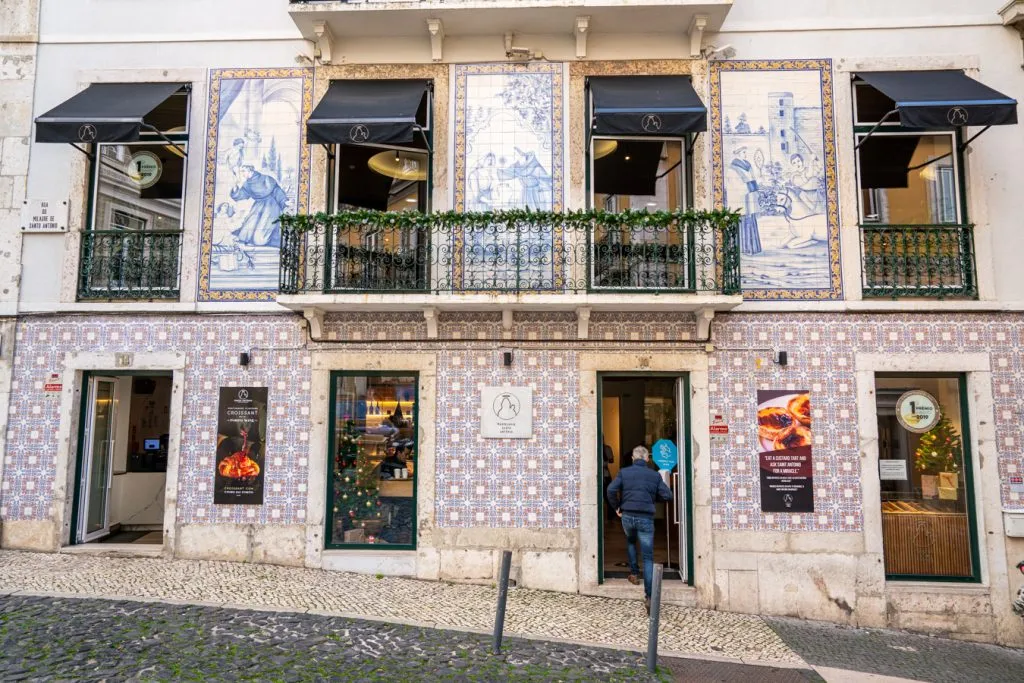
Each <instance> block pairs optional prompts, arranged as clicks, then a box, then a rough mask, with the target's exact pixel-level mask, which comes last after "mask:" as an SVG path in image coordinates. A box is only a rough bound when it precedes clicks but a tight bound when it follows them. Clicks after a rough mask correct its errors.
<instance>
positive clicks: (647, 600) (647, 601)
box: [644, 598, 651, 616]
mask: <svg viewBox="0 0 1024 683" xmlns="http://www.w3.org/2000/svg"><path fill="white" fill-rule="evenodd" d="M644 609H645V610H647V616H651V599H650V598H644Z"/></svg>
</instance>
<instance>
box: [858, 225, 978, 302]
mask: <svg viewBox="0 0 1024 683" xmlns="http://www.w3.org/2000/svg"><path fill="white" fill-rule="evenodd" d="M861 263H862V272H863V292H864V297H865V298H868V297H892V298H894V299H896V298H901V297H915V298H918V297H920V298H934V299H947V298H964V299H976V298H977V297H978V285H977V279H976V277H975V265H974V226H973V225H863V226H861Z"/></svg>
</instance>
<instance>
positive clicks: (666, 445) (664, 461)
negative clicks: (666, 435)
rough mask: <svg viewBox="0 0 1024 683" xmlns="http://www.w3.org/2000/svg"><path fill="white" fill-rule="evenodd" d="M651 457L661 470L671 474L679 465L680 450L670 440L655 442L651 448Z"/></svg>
mask: <svg viewBox="0 0 1024 683" xmlns="http://www.w3.org/2000/svg"><path fill="white" fill-rule="evenodd" d="M651 457H652V458H653V459H654V464H655V465H657V466H658V469H659V470H668V471H670V472H671V471H672V469H673V468H674V467H675V466H676V465H677V464H678V463H679V450H678V449H677V448H676V445H675V444H674V443H672V442H671V441H669V440H668V439H661V440H659V441H655V442H654V446H652V447H651Z"/></svg>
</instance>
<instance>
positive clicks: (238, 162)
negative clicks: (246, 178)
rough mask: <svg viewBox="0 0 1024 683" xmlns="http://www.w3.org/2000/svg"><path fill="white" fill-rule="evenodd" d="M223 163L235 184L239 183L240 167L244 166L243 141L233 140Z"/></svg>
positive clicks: (240, 139)
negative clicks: (229, 171)
mask: <svg viewBox="0 0 1024 683" xmlns="http://www.w3.org/2000/svg"><path fill="white" fill-rule="evenodd" d="M224 163H225V164H227V167H228V168H229V169H230V170H231V175H232V177H234V179H235V183H236V184H238V183H241V182H242V181H243V179H242V166H243V165H244V164H245V139H243V138H235V139H234V141H233V142H232V143H231V149H230V150H229V151H228V153H227V155H226V157H225V160H224Z"/></svg>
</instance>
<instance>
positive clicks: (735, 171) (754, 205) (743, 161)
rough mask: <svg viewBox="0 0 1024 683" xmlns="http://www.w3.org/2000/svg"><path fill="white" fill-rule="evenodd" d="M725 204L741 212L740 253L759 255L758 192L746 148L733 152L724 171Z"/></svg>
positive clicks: (759, 210) (739, 148)
mask: <svg viewBox="0 0 1024 683" xmlns="http://www.w3.org/2000/svg"><path fill="white" fill-rule="evenodd" d="M726 202H727V203H728V206H729V207H731V208H733V209H736V210H739V211H742V213H743V216H742V218H740V252H741V253H743V254H747V255H750V254H760V253H761V237H760V234H759V231H758V226H757V215H758V214H759V213H760V212H761V206H760V192H759V191H758V184H757V177H756V176H755V175H754V167H753V166H752V165H751V164H750V162H749V161H748V160H747V148H746V147H737V148H736V149H735V150H733V159H732V162H731V163H730V164H729V168H728V169H727V170H726Z"/></svg>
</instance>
